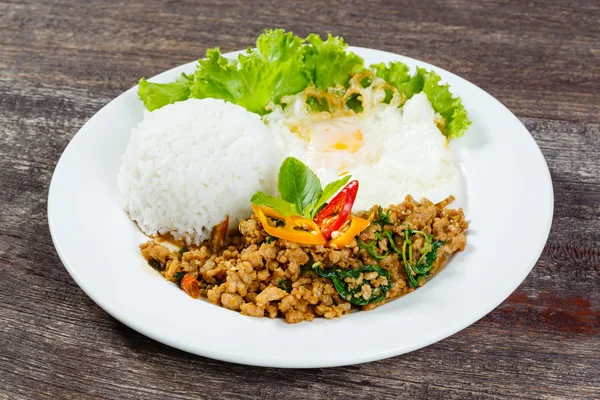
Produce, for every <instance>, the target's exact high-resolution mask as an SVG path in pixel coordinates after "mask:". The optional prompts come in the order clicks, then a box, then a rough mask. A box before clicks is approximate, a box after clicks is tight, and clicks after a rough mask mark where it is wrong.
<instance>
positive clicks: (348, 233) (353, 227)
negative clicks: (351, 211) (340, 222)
mask: <svg viewBox="0 0 600 400" xmlns="http://www.w3.org/2000/svg"><path fill="white" fill-rule="evenodd" d="M348 221H349V223H350V225H348V227H347V228H346V229H344V230H343V231H342V232H340V231H337V232H339V236H337V237H335V238H333V239H331V240H330V241H329V243H327V244H328V246H330V247H334V248H338V249H341V248H342V247H344V246H346V245H347V244H348V243H350V242H351V241H352V239H354V237H355V236H356V235H358V234H359V233H361V232H362V231H364V230H365V229H366V228H367V226H369V221H368V220H366V219H363V218H358V217H355V216H352V215H351V216H350V217H348ZM335 234H336V232H333V236H335Z"/></svg>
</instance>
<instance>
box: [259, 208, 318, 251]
mask: <svg viewBox="0 0 600 400" xmlns="http://www.w3.org/2000/svg"><path fill="white" fill-rule="evenodd" d="M252 209H253V210H254V214H256V216H257V217H258V220H259V221H260V223H261V224H262V226H263V228H264V230H265V232H267V233H268V234H269V235H271V236H275V237H278V238H280V239H285V240H289V241H291V242H296V243H300V244H317V245H318V244H325V243H326V242H327V241H326V240H325V238H324V237H323V235H322V234H321V231H320V230H319V227H318V226H317V224H316V223H315V222H313V221H311V220H310V219H308V218H303V217H300V216H297V215H293V216H291V217H284V216H283V215H281V214H279V213H278V212H277V211H275V210H274V209H272V208H270V207H262V206H257V205H255V204H252ZM269 218H271V219H274V220H276V221H282V223H283V226H281V227H278V226H271V225H269Z"/></svg>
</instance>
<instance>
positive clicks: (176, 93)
mask: <svg viewBox="0 0 600 400" xmlns="http://www.w3.org/2000/svg"><path fill="white" fill-rule="evenodd" d="M193 80H194V77H193V76H191V75H189V76H188V75H186V74H181V76H180V77H179V78H178V79H177V80H176V81H175V82H171V83H153V82H148V81H147V80H146V79H144V78H142V79H140V82H139V89H138V96H139V98H140V100H142V101H143V102H144V106H146V108H147V109H148V110H150V111H154V110H156V109H159V108H161V107H163V106H166V105H167V104H172V103H175V102H176V101H182V100H187V99H188V98H189V97H190V94H191V91H190V86H191V84H192V82H193Z"/></svg>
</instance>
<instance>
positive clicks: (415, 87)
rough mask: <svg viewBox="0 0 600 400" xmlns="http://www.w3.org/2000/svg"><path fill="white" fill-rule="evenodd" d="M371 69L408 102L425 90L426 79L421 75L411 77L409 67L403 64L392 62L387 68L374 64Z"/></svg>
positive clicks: (383, 65)
mask: <svg viewBox="0 0 600 400" xmlns="http://www.w3.org/2000/svg"><path fill="white" fill-rule="evenodd" d="M371 69H372V70H374V71H375V76H377V77H379V78H382V79H383V80H385V81H386V82H387V83H389V84H390V85H392V86H394V87H395V88H396V89H398V92H399V93H400V94H404V95H405V96H406V99H407V100H408V99H410V98H411V97H413V96H414V95H415V94H417V93H421V91H422V90H423V85H424V84H425V81H424V77H423V76H422V75H420V74H415V75H413V76H411V75H410V74H409V72H408V66H407V65H406V64H404V63H402V62H391V63H389V64H388V65H387V66H386V65H385V64H374V65H371Z"/></svg>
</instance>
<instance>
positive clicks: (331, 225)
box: [314, 180, 358, 239]
mask: <svg viewBox="0 0 600 400" xmlns="http://www.w3.org/2000/svg"><path fill="white" fill-rule="evenodd" d="M357 192H358V181H357V180H353V181H350V183H348V184H347V185H346V186H345V187H344V188H343V189H342V190H340V192H339V193H338V194H337V195H335V197H334V198H333V199H331V201H330V202H329V204H327V205H326V206H325V207H323V209H322V210H321V211H319V213H318V214H317V215H316V217H315V219H314V221H315V222H316V223H317V225H319V227H320V228H321V233H322V234H323V236H324V237H325V239H330V238H331V234H332V233H333V232H334V231H337V230H338V229H340V227H341V226H342V224H343V223H344V222H346V219H348V216H349V215H350V211H352V206H353V205H354V200H356V193H357Z"/></svg>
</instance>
